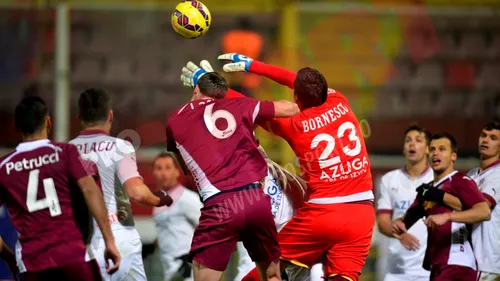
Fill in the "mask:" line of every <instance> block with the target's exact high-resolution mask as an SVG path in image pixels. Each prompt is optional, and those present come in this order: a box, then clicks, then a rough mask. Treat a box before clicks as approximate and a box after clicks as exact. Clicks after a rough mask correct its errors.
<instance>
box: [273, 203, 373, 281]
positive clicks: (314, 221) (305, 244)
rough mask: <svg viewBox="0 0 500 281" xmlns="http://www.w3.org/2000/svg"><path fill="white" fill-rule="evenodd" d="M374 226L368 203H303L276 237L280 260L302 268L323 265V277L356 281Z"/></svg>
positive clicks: (371, 210)
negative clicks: (336, 276)
mask: <svg viewBox="0 0 500 281" xmlns="http://www.w3.org/2000/svg"><path fill="white" fill-rule="evenodd" d="M374 224H375V211H374V208H373V204H372V202H370V201H365V202H353V203H343V204H325V205H321V204H311V203H305V204H304V206H303V207H302V208H300V209H299V210H298V212H297V215H296V216H295V217H293V218H292V219H291V220H290V221H289V222H288V223H287V224H286V225H285V227H284V228H283V229H282V230H281V231H280V233H279V241H280V246H281V252H282V254H281V258H282V259H283V260H286V261H289V262H291V263H293V264H295V265H299V266H303V267H310V266H312V265H314V264H315V263H317V262H324V264H325V276H330V277H333V276H335V275H341V276H343V277H346V279H348V280H353V281H355V280H358V277H359V275H360V274H361V270H362V269H363V266H364V264H365V261H366V257H367V256H368V252H369V251H370V247H371V241H372V233H373V226H374Z"/></svg>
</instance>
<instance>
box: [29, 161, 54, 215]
mask: <svg viewBox="0 0 500 281" xmlns="http://www.w3.org/2000/svg"><path fill="white" fill-rule="evenodd" d="M39 174H40V170H38V169H36V170H33V171H31V172H30V176H29V180H28V192H27V196H26V206H27V207H28V212H30V213H32V212H36V211H40V210H43V209H47V208H49V211H50V216H52V217H55V216H59V215H60V214H62V211H61V205H59V198H58V197H57V192H56V188H55V185H54V180H53V179H52V178H46V179H44V180H43V189H44V191H45V198H44V199H40V200H37V195H38V183H39V181H40V179H39Z"/></svg>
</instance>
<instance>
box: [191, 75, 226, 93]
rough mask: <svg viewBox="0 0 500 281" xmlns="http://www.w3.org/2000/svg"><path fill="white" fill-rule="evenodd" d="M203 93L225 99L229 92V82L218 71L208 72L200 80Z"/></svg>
mask: <svg viewBox="0 0 500 281" xmlns="http://www.w3.org/2000/svg"><path fill="white" fill-rule="evenodd" d="M198 87H199V88H200V92H201V94H203V95H204V96H207V97H211V98H214V99H223V98H224V97H225V96H226V94H227V89H228V86H227V82H226V79H225V78H224V76H222V75H220V74H219V73H217V72H208V73H207V74H205V75H203V76H201V78H200V80H198Z"/></svg>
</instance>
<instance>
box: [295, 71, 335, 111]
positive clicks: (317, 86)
mask: <svg viewBox="0 0 500 281" xmlns="http://www.w3.org/2000/svg"><path fill="white" fill-rule="evenodd" d="M294 88H295V90H294V96H295V102H296V103H297V104H298V105H299V107H300V109H307V108H310V107H315V106H320V105H322V104H323V103H324V102H325V101H326V96H327V94H328V84H327V83H326V79H325V76H323V74H321V72H319V71H318V70H316V69H312V68H310V67H305V68H302V69H301V70H299V72H297V77H296V78H295V82H294Z"/></svg>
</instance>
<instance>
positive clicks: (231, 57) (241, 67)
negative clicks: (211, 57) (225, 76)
mask: <svg viewBox="0 0 500 281" xmlns="http://www.w3.org/2000/svg"><path fill="white" fill-rule="evenodd" d="M217 59H219V60H222V61H230V63H226V64H225V65H224V66H223V67H222V69H223V70H224V71H225V72H238V71H245V72H248V70H250V65H251V64H252V62H253V59H252V58H249V57H247V56H244V55H240V54H236V53H229V54H222V55H220V56H219V57H218V58H217Z"/></svg>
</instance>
